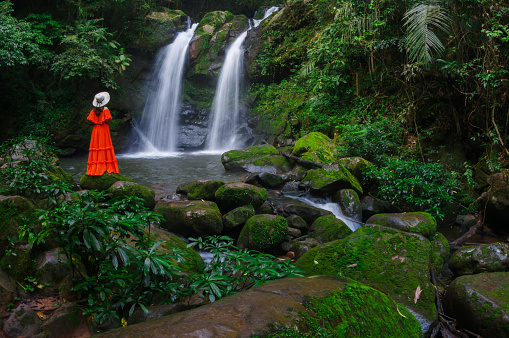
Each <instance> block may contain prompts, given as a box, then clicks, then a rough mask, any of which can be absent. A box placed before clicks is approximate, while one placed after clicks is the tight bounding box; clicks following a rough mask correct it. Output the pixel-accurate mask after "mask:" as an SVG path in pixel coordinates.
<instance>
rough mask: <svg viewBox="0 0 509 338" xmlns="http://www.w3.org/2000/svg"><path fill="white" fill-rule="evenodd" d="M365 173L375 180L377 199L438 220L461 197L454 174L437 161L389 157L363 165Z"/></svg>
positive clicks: (367, 176)
mask: <svg viewBox="0 0 509 338" xmlns="http://www.w3.org/2000/svg"><path fill="white" fill-rule="evenodd" d="M364 174H365V175H366V178H368V179H369V180H371V181H372V182H373V181H374V182H376V185H377V193H378V196H379V197H380V198H382V199H385V200H389V201H392V202H394V203H396V204H400V205H402V206H406V207H410V208H417V209H419V210H422V211H427V212H429V213H430V214H432V215H434V216H435V217H438V218H440V219H442V218H443V217H444V213H445V212H446V211H447V210H449V208H450V206H451V204H452V203H453V202H455V201H457V197H459V196H460V195H459V193H458V192H459V189H458V186H459V182H458V180H457V178H456V174H455V173H454V172H450V171H447V170H446V168H445V167H444V166H443V165H442V164H440V163H423V162H420V161H417V160H415V159H408V160H405V159H395V158H392V159H388V160H387V161H386V162H385V163H384V164H383V165H381V166H379V167H368V168H366V169H365V171H364Z"/></svg>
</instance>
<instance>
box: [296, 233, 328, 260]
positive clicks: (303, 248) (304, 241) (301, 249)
mask: <svg viewBox="0 0 509 338" xmlns="http://www.w3.org/2000/svg"><path fill="white" fill-rule="evenodd" d="M320 244H322V243H320V242H318V240H316V239H315V238H312V237H308V236H305V237H301V238H297V239H296V240H293V241H292V242H290V247H289V249H288V250H289V251H293V252H294V253H295V259H299V258H301V257H302V255H304V254H305V253H306V252H308V251H309V250H310V249H311V248H314V247H315V246H318V245H320Z"/></svg>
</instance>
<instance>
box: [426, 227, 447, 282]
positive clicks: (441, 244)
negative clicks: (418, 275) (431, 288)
mask: <svg viewBox="0 0 509 338" xmlns="http://www.w3.org/2000/svg"><path fill="white" fill-rule="evenodd" d="M430 242H431V264H432V265H433V268H434V269H435V273H436V274H437V275H438V274H439V273H440V272H441V271H442V269H443V268H444V264H445V262H446V261H447V259H448V258H449V241H448V240H447V238H445V236H444V235H443V234H442V233H440V232H435V234H433V235H432V236H431V238H430Z"/></svg>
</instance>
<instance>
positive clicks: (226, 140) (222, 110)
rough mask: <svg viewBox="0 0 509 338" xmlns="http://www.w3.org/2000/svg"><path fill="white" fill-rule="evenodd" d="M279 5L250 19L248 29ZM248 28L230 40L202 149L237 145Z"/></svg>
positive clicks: (212, 149) (215, 149)
mask: <svg viewBox="0 0 509 338" xmlns="http://www.w3.org/2000/svg"><path fill="white" fill-rule="evenodd" d="M278 9H279V7H271V8H269V9H268V10H266V11H265V13H264V16H263V19H261V20H253V22H252V23H250V27H249V28H248V30H247V31H249V30H250V29H252V28H254V27H258V25H259V24H260V23H261V22H262V21H263V20H265V19H266V18H268V17H269V16H270V15H271V14H272V13H274V12H275V11H277V10H278ZM247 31H245V32H244V33H242V34H241V35H239V36H238V37H237V38H236V39H235V41H234V42H233V43H232V45H231V46H230V48H229V49H228V52H227V53H226V58H225V60H224V63H223V67H222V68H221V73H220V74H219V81H218V83H217V87H216V93H215V95H214V100H213V102H212V110H211V114H210V121H212V123H211V125H210V129H209V134H208V137H207V141H206V145H205V148H206V150H208V151H215V152H223V151H228V150H231V149H235V147H236V146H238V144H237V143H238V140H237V139H238V136H239V135H238V129H239V127H240V125H239V119H240V106H239V100H240V93H241V87H242V83H241V78H242V75H243V74H244V47H243V46H242V45H243V43H244V40H245V39H246V36H247Z"/></svg>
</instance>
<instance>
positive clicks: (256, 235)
mask: <svg viewBox="0 0 509 338" xmlns="http://www.w3.org/2000/svg"><path fill="white" fill-rule="evenodd" d="M286 235H288V223H287V222H286V219H285V218H284V217H282V216H276V215H255V216H253V217H251V218H250V219H248V220H247V222H246V224H244V227H243V228H242V231H241V232H240V235H239V238H238V240H237V246H238V247H239V248H241V249H244V248H248V249H252V250H258V251H265V250H268V249H271V248H273V247H275V246H276V245H278V244H279V243H281V242H283V241H284V239H285V237H286Z"/></svg>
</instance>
